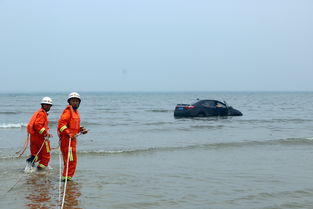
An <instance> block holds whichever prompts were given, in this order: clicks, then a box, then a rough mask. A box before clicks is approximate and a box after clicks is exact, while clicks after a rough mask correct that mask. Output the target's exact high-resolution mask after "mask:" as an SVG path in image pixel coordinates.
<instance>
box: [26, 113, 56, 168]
mask: <svg viewBox="0 0 313 209" xmlns="http://www.w3.org/2000/svg"><path fill="white" fill-rule="evenodd" d="M48 125H49V121H48V113H47V112H46V111H45V110H44V109H42V108H40V109H39V110H37V111H36V112H35V113H34V114H33V116H32V117H31V119H30V121H29V122H28V125H27V132H28V133H29V134H30V152H31V155H32V156H34V157H35V162H39V164H38V166H39V167H41V168H45V167H47V166H48V163H49V161H50V150H51V149H50V141H49V140H45V137H46V136H47V135H48V133H49V127H48ZM41 147H42V148H41ZM40 148H41V151H40V152H39V150H40ZM38 152H39V153H38ZM36 155H37V156H36Z"/></svg>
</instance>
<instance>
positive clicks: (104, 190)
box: [0, 92, 313, 209]
mask: <svg viewBox="0 0 313 209" xmlns="http://www.w3.org/2000/svg"><path fill="white" fill-rule="evenodd" d="M80 93H81V96H82V103H81V106H80V108H79V111H80V114H81V124H82V125H83V126H84V127H86V128H88V129H89V130H90V131H89V133H88V134H87V135H82V136H79V137H78V139H77V140H78V144H77V149H78V166H77V170H76V173H75V176H74V180H73V181H72V182H69V183H68V185H67V189H66V198H65V207H64V208H121V209H122V208H123V209H128V208H136V209H137V208H142V209H147V208H162V209H163V208H177V209H178V208H179V209H195V208H199V209H201V208H217V209H220V208H226V209H228V208H229V209H234V208H238V209H245V208H246V209H252V208H253V209H257V208H260V209H261V208H262V209H270V208H273V209H274V208H282V209H286V208H294V209H298V208H308V209H309V208H313V198H312V197H313V178H312V176H313V105H312V104H313V93H312V92H188V93H175V92H169V93H165V92H163V93H84V92H80ZM44 96H50V97H51V98H52V99H53V103H54V105H53V107H52V108H51V111H50V112H49V120H50V129H51V134H52V135H53V138H51V139H50V140H51V145H52V147H54V148H56V149H54V150H53V151H52V153H51V162H50V166H51V168H52V169H50V170H48V171H46V172H43V173H37V172H34V173H24V168H25V160H26V158H27V156H28V155H29V149H28V150H27V151H26V153H25V154H24V155H23V156H22V157H21V158H17V157H16V154H15V152H16V151H18V150H19V149H21V147H22V146H23V143H24V141H25V139H26V131H25V127H26V125H27V122H28V121H29V119H30V117H31V116H32V114H33V113H34V112H35V111H36V110H37V109H38V108H40V104H39V103H40V100H41V98H42V97H44ZM197 98H199V99H217V100H221V101H222V100H225V101H226V102H227V103H228V105H231V106H233V107H234V108H236V109H238V110H240V111H241V112H242V113H243V116H241V117H211V118H185V119H176V118H174V117H173V111H174V108H175V105H176V104H179V103H192V102H193V101H195V100H196V99H197ZM66 100H67V94H66V93H44V94H41V93H32V94H30V93H27V94H22V93H11V94H1V95H0V168H1V169H0V181H1V188H0V202H1V208H59V207H60V194H61V193H63V184H61V185H60V184H59V175H60V174H59V172H60V168H59V166H60V161H59V151H58V149H57V147H58V137H57V132H56V126H57V120H58V118H59V116H60V114H61V113H62V111H63V109H64V108H65V106H66V105H67V103H66ZM62 166H63V165H62ZM60 186H61V187H60ZM61 190H62V192H61ZM8 191H9V192H8Z"/></svg>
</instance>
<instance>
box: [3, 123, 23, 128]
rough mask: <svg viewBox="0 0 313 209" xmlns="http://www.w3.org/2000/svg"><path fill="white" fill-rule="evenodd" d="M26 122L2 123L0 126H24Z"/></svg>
mask: <svg viewBox="0 0 313 209" xmlns="http://www.w3.org/2000/svg"><path fill="white" fill-rule="evenodd" d="M26 126H27V123H2V124H0V128H23V127H26Z"/></svg>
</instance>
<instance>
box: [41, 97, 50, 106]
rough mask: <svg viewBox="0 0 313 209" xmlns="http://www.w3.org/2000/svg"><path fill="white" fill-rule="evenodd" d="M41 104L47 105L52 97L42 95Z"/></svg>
mask: <svg viewBox="0 0 313 209" xmlns="http://www.w3.org/2000/svg"><path fill="white" fill-rule="evenodd" d="M41 104H48V105H52V99H51V98H50V97H44V98H42V100H41Z"/></svg>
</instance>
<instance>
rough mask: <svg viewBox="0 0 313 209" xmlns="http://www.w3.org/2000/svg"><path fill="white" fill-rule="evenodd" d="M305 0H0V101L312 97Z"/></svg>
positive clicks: (312, 43)
mask: <svg viewBox="0 0 313 209" xmlns="http://www.w3.org/2000/svg"><path fill="white" fill-rule="evenodd" d="M312 11H313V1H312V0H252V1H251V0H219V1H216V0H215V1H213V0H193V1H191V0H114V1H108V0H53V1H52V0H44V1H43V0H27V1H25V0H0V72H1V77H0V78H1V80H0V92H2V93H6V92H60V91H62V92H64V91H65V92H68V91H103V92H107V91H108V92H112V91H113V92H115V91H116V92H120V91H122V92H125V91H126V92H128V91H130V92H132V91H136V92H138V91H139V92H140V91H144V92H145V91H157V92H159V91H161V92H163V91H165V92H167V91H183V92H184V91H313V12H312Z"/></svg>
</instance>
